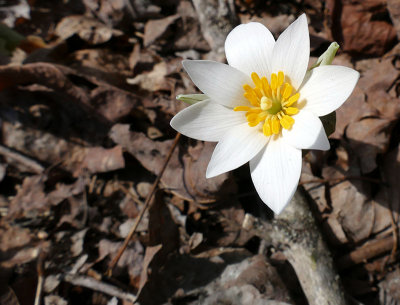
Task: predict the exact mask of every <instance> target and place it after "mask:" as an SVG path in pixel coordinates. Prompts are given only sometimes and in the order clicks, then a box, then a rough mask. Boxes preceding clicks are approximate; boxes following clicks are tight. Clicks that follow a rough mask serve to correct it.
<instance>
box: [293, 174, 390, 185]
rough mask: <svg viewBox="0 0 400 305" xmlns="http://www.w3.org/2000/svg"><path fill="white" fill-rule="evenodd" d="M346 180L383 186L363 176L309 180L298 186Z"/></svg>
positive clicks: (375, 180) (379, 182)
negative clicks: (362, 181)
mask: <svg viewBox="0 0 400 305" xmlns="http://www.w3.org/2000/svg"><path fill="white" fill-rule="evenodd" d="M346 180H364V181H368V182H372V183H376V184H385V183H384V182H383V181H381V180H379V179H374V178H369V177H363V176H343V177H339V178H331V179H318V178H317V179H311V180H307V181H301V182H300V183H299V185H304V184H309V183H327V182H330V183H338V182H343V181H346Z"/></svg>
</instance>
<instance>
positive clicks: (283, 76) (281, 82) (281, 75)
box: [278, 71, 285, 87]
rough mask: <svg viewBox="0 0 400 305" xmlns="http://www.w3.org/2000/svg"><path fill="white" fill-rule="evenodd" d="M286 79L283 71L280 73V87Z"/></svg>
mask: <svg viewBox="0 0 400 305" xmlns="http://www.w3.org/2000/svg"><path fill="white" fill-rule="evenodd" d="M284 79H285V75H284V74H283V72H282V71H279V72H278V87H280V86H282V85H283V80H284Z"/></svg>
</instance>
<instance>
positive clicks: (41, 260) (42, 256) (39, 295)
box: [34, 251, 47, 305]
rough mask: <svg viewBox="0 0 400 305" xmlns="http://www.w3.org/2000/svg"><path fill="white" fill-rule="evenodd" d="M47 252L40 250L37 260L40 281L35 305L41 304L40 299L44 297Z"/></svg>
mask: <svg viewBox="0 0 400 305" xmlns="http://www.w3.org/2000/svg"><path fill="white" fill-rule="evenodd" d="M46 255H47V253H46V252H43V251H40V253H39V256H38V261H37V266H36V268H37V273H38V282H37V288H36V295H35V303H34V305H40V301H41V299H42V291H43V284H44V268H43V265H44V259H45V258H46Z"/></svg>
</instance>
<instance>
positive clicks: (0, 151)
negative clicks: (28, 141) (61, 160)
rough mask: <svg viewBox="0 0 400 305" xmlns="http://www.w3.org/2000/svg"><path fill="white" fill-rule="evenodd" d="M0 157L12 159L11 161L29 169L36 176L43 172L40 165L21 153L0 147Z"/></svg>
mask: <svg viewBox="0 0 400 305" xmlns="http://www.w3.org/2000/svg"><path fill="white" fill-rule="evenodd" d="M0 155H3V156H4V157H6V158H10V159H13V160H15V161H17V162H19V163H21V164H23V165H25V166H26V167H29V168H30V169H31V170H32V171H34V172H35V173H36V174H41V173H43V171H44V167H43V166H42V165H40V164H39V163H38V162H37V161H35V160H33V159H31V158H28V157H26V156H24V155H22V154H21V153H18V152H16V151H13V150H11V149H9V148H8V147H5V146H3V145H0Z"/></svg>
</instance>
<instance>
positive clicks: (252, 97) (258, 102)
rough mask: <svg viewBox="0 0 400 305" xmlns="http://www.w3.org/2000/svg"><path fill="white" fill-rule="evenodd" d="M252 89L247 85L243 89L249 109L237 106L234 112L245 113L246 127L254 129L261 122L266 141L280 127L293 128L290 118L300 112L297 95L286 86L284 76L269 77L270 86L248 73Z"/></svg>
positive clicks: (279, 73)
mask: <svg viewBox="0 0 400 305" xmlns="http://www.w3.org/2000/svg"><path fill="white" fill-rule="evenodd" d="M251 79H252V80H253V83H254V85H255V87H252V86H250V85H248V84H245V85H244V86H243V89H244V91H245V92H244V94H243V95H244V97H245V98H246V99H247V100H248V101H249V102H250V104H251V105H252V106H237V107H235V108H233V110H234V111H246V118H247V121H248V123H249V126H251V127H255V126H258V125H259V124H260V123H262V122H263V126H262V130H263V133H264V135H266V136H267V137H269V136H271V135H273V134H275V135H277V134H280V132H281V127H283V128H285V129H288V130H289V129H291V128H292V126H293V124H294V119H293V118H292V115H295V114H297V113H298V112H299V109H298V108H297V101H298V100H299V98H300V94H299V93H295V94H293V95H292V93H293V87H292V86H291V85H290V83H288V82H286V83H285V74H284V73H283V72H282V71H279V72H278V74H276V73H272V74H271V83H268V80H267V78H266V77H265V76H264V77H262V78H260V77H259V76H258V74H257V73H255V72H253V73H251Z"/></svg>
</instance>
